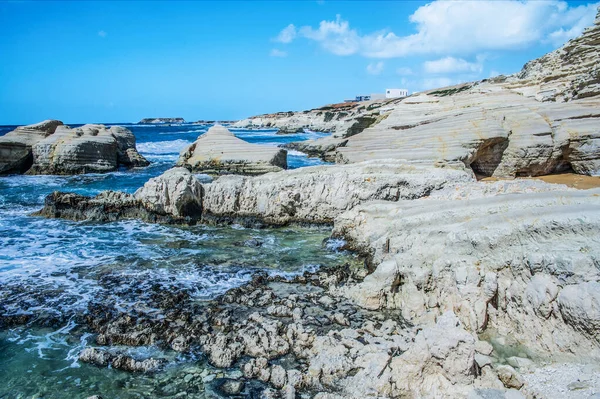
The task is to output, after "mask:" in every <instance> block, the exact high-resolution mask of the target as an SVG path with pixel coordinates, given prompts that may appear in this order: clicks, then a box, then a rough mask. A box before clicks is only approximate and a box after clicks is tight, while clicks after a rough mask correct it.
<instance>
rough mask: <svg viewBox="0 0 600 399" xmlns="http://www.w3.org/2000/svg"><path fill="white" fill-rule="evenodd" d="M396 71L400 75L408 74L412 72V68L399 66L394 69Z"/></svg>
mask: <svg viewBox="0 0 600 399" xmlns="http://www.w3.org/2000/svg"><path fill="white" fill-rule="evenodd" d="M396 73H397V74H398V75H400V76H410V75H412V74H413V70H412V69H410V68H408V67H401V68H398V69H396Z"/></svg>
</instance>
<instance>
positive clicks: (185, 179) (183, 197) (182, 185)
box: [134, 168, 202, 218]
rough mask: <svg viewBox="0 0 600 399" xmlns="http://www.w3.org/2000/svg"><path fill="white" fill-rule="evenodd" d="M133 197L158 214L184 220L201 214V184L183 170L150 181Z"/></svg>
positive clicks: (170, 171)
mask: <svg viewBox="0 0 600 399" xmlns="http://www.w3.org/2000/svg"><path fill="white" fill-rule="evenodd" d="M134 197H135V198H136V199H137V200H139V201H140V202H141V203H142V205H143V206H144V207H145V208H146V209H148V210H151V211H153V212H156V213H159V214H168V215H173V216H175V217H176V218H185V217H187V216H191V215H198V216H199V215H200V214H201V213H202V184H200V181H199V180H198V179H197V178H196V177H195V176H194V175H193V174H191V173H190V172H189V171H188V170H187V169H185V168H173V169H169V170H167V171H166V172H165V173H163V174H162V175H160V176H158V177H155V178H153V179H150V180H149V181H148V182H147V183H146V184H144V186H143V187H142V188H140V189H139V190H137V191H136V192H135V194H134Z"/></svg>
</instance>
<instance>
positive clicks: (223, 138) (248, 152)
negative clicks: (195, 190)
mask: <svg viewBox="0 0 600 399" xmlns="http://www.w3.org/2000/svg"><path fill="white" fill-rule="evenodd" d="M177 165H178V166H185V167H187V168H189V169H190V170H192V171H194V172H202V173H207V174H215V175H218V174H230V173H231V174H241V175H260V174H263V173H268V172H278V171H281V170H284V169H287V151H285V150H282V149H280V148H274V147H267V146H261V145H256V144H250V143H248V142H246V141H244V140H242V139H239V138H237V137H235V135H234V134H233V133H231V132H230V131H229V130H228V129H227V128H225V127H223V126H221V125H215V126H213V127H211V128H210V129H208V131H207V132H206V133H204V134H202V135H201V136H200V137H198V140H196V141H195V142H194V143H193V144H192V145H190V146H189V147H188V148H186V149H184V150H183V151H182V152H181V154H180V156H179V159H178V160H177Z"/></svg>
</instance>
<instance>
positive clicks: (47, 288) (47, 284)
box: [0, 125, 354, 398]
mask: <svg viewBox="0 0 600 399" xmlns="http://www.w3.org/2000/svg"><path fill="white" fill-rule="evenodd" d="M127 127H128V128H130V129H131V130H132V131H134V133H135V134H136V137H137V142H138V149H139V150H140V152H141V153H142V154H143V155H144V156H146V157H147V158H148V159H149V160H150V161H151V162H152V165H151V166H150V167H148V168H143V169H136V170H122V171H118V172H114V173H108V174H89V175H81V176H6V177H0V248H1V251H0V377H2V378H1V379H0V398H17V397H23V398H25V397H28V398H29V397H37V398H67V397H68V398H71V397H73V398H77V397H82V398H85V397H87V396H89V395H94V394H102V395H103V396H104V397H105V398H139V397H172V396H174V395H175V394H176V393H178V392H182V391H186V392H188V393H189V394H190V396H189V397H202V396H203V392H204V387H203V384H202V382H201V378H200V377H199V373H201V372H204V373H206V372H205V371H204V370H205V369H206V365H205V364H204V362H203V360H202V356H201V353H192V354H188V355H185V356H184V355H181V354H176V353H173V352H164V351H162V350H160V349H159V348H153V347H143V348H129V349H128V350H130V351H132V355H133V356H134V357H136V358H145V357H149V356H155V355H156V356H159V357H162V358H165V359H169V360H171V362H170V363H169V366H167V367H166V368H165V369H164V370H163V371H161V372H159V373H158V374H156V375H153V376H150V375H141V374H130V373H126V372H122V371H117V370H113V369H109V368H98V367H95V366H91V365H87V364H81V363H80V362H78V361H77V356H78V353H79V351H80V350H81V349H82V348H83V347H84V346H85V345H86V344H89V345H94V336H93V335H92V334H90V333H89V332H88V331H87V330H86V327H85V325H84V323H83V322H82V320H83V318H84V317H85V315H86V314H87V313H88V312H89V307H90V305H91V304H93V303H95V302H99V301H101V302H103V303H110V304H111V305H112V306H114V308H115V309H117V310H118V311H120V312H126V313H127V312H136V313H138V314H139V313H148V314H152V315H155V314H156V315H158V313H160V311H159V310H158V309H154V308H153V307H152V306H151V303H152V301H151V300H150V297H149V296H150V295H151V294H150V293H151V292H153V290H154V292H155V291H156V290H157V289H158V290H166V291H169V292H175V291H179V290H181V291H185V292H186V294H188V295H189V296H190V298H192V300H193V301H198V302H202V301H206V300H208V299H211V298H214V297H215V296H216V295H219V294H221V293H223V292H225V291H226V290H228V289H230V288H232V287H236V286H239V285H241V284H243V283H245V282H248V281H249V280H250V279H251V276H252V275H253V274H254V273H255V272H257V271H264V272H266V273H269V274H278V275H283V276H293V275H296V274H298V273H302V272H304V271H307V270H315V269H317V268H319V267H322V266H331V265H335V264H339V263H341V262H347V261H353V260H354V258H353V256H352V255H350V254H346V253H340V252H337V251H336V250H335V243H333V242H332V243H329V245H325V244H324V240H325V239H326V238H327V237H328V235H329V230H328V229H322V228H278V229H263V230H254V229H245V228H242V227H240V226H229V227H208V226H192V227H182V226H165V225H152V224H147V223H142V222H139V221H122V222H115V223H104V224H102V223H92V222H83V223H77V222H71V221H65V220H51V219H44V218H37V217H31V216H29V214H30V213H31V212H33V211H35V210H38V209H39V208H41V206H42V204H43V200H44V198H45V196H46V195H48V194H49V193H51V192H52V191H54V190H61V191H73V192H78V193H81V194H86V195H94V194H96V193H98V192H100V191H102V190H105V189H113V190H121V191H126V192H134V191H135V190H136V189H137V188H139V187H141V186H142V185H143V184H144V183H145V182H146V181H147V180H148V179H149V178H151V177H154V176H157V175H159V174H161V173H162V172H164V171H165V170H166V169H168V168H170V167H171V166H172V165H173V164H174V163H175V161H176V159H177V156H178V154H179V151H181V149H183V148H184V147H185V146H186V145H188V144H189V143H191V142H192V141H193V140H194V139H195V138H196V137H197V136H198V135H199V134H201V133H202V132H204V131H206V129H207V126H201V125H181V126H148V125H129V126H127ZM5 131H6V129H5ZM1 133H2V132H0V134H1ZM235 133H236V135H238V136H239V137H241V138H243V139H245V140H247V141H250V142H255V143H261V144H264V145H276V144H281V143H284V142H290V141H296V140H299V139H306V138H314V137H315V136H318V135H320V134H307V135H304V136H303V135H276V134H275V133H276V132H275V131H274V130H271V131H246V130H237V131H236V132H235ZM315 163H321V162H320V161H318V160H314V159H307V158H306V157H305V156H303V155H300V154H290V155H289V164H290V167H292V168H293V167H302V166H306V165H311V164H315ZM151 288H152V289H151ZM158 316H159V315H158ZM17 319H18V320H21V322H19V323H14V320H17ZM11 320H12V321H13V322H11ZM15 325H16V326H15ZM187 375H191V376H192V377H187ZM184 377H185V379H184Z"/></svg>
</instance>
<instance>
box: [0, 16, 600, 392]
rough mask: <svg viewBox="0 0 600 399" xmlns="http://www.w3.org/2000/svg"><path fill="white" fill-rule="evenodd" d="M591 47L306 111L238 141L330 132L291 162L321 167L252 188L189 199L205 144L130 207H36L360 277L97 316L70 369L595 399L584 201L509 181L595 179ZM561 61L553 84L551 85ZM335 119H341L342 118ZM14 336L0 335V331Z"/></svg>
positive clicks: (259, 277) (204, 191) (597, 286)
mask: <svg viewBox="0 0 600 399" xmlns="http://www.w3.org/2000/svg"><path fill="white" fill-rule="evenodd" d="M599 35H600V12H599V15H598V17H597V19H596V23H595V26H594V27H592V28H590V29H588V30H586V31H585V32H584V34H583V35H582V37H581V38H578V39H575V40H574V41H571V42H569V43H568V44H567V45H566V46H565V47H564V48H562V49H559V50H557V51H556V52H554V53H551V54H550V55H548V56H545V57H542V58H541V59H540V60H538V61H535V62H532V63H529V64H528V65H527V66H526V67H525V72H522V73H521V74H519V75H516V76H512V77H500V78H496V79H493V80H490V81H482V82H476V83H473V84H466V85H461V86H457V87H453V88H444V89H439V90H434V91H431V92H428V93H422V94H420V95H417V96H412V97H409V98H407V99H404V100H401V101H397V103H396V102H395V103H391V102H390V103H385V105H386V106H389V109H378V110H377V112H375V109H374V108H371V109H360V105H357V104H354V105H347V107H349V108H347V109H346V108H344V107H341V106H340V107H337V108H335V109H336V112H339V113H338V114H337V115H338V116H337V117H336V116H335V115H333V116H331V115H329V116H326V115H325V112H332V111H330V109H324V108H321V109H317V110H311V111H309V112H303V113H302V117H301V118H300V117H299V116H298V114H294V113H280V114H274V115H267V116H262V117H261V118H253V119H252V120H250V121H241V122H239V126H249V125H251V126H261V127H277V128H284V129H283V130H290V131H293V130H294V129H298V128H302V129H304V128H306V127H307V126H308V128H316V129H321V128H323V129H330V130H331V129H333V128H334V127H335V130H336V133H335V134H334V135H333V136H331V137H327V138H325V139H322V140H321V141H319V140H317V141H315V142H313V143H305V144H304V145H305V147H302V148H305V149H307V150H309V149H311V148H312V150H310V151H313V154H315V155H319V156H322V157H324V158H326V159H335V160H336V162H337V163H338V164H337V165H328V166H316V167H307V168H303V169H301V170H300V169H297V170H285V171H284V170H279V169H283V168H279V169H278V171H268V170H263V171H262V172H261V173H260V174H259V173H247V171H244V170H242V168H240V167H239V165H237V162H235V161H232V162H229V163H228V162H225V165H217V166H218V167H215V169H214V170H215V172H218V171H219V170H221V169H222V171H223V173H238V174H239V175H224V176H219V177H218V178H217V179H215V180H214V181H212V182H210V183H201V182H200V181H199V180H198V179H197V178H196V177H195V175H194V174H193V173H192V172H191V171H190V170H189V169H191V170H192V171H206V170H207V168H206V165H204V164H203V163H202V162H208V163H210V164H211V165H213V166H214V164H215V162H214V153H215V151H216V153H222V154H224V153H225V150H226V149H224V148H223V147H222V146H221V147H220V146H219V143H218V142H217V143H210V145H206V147H203V146H202V145H201V144H202V140H203V138H202V137H201V138H200V139H199V140H198V141H197V142H196V143H195V144H193V145H192V146H191V147H190V148H188V149H187V150H185V151H184V152H183V153H182V156H181V158H180V162H179V165H181V166H184V167H175V168H173V169H170V170H168V171H167V172H165V173H164V174H163V175H161V176H158V177H156V178H153V179H151V180H150V181H148V182H147V183H146V184H145V185H144V186H143V187H142V188H140V189H139V190H138V191H136V192H135V193H134V194H126V193H119V192H114V191H107V192H103V193H101V194H99V195H97V196H96V197H92V198H90V197H85V196H80V195H76V194H70V193H59V192H55V193H53V194H52V195H50V196H48V198H47V199H46V202H45V204H44V208H43V209H42V210H40V211H39V212H37V213H36V214H35V215H36V216H43V217H49V218H65V219H70V220H75V221H100V222H108V221H117V220H121V219H132V218H133V219H141V220H144V221H147V222H152V223H169V224H181V225H185V224H195V223H207V224H234V223H239V224H242V225H246V226H250V227H270V226H286V225H290V224H325V225H328V226H331V228H332V230H331V237H332V239H342V240H344V243H345V244H344V247H343V249H346V250H352V251H354V252H355V253H356V254H358V255H359V256H360V257H361V259H363V260H364V262H362V263H360V262H357V263H356V264H341V265H337V267H331V268H323V269H321V270H318V271H316V272H307V273H304V274H303V275H301V276H297V277H295V278H292V279H286V278H284V277H281V276H269V275H266V274H261V273H257V274H256V275H255V276H254V277H253V280H252V281H251V282H250V283H248V284H245V285H242V286H241V287H239V288H235V289H232V290H229V291H228V292H226V293H225V294H223V295H221V296H220V297H218V298H217V299H214V300H211V301H206V302H202V301H193V300H192V298H191V295H190V293H189V291H188V289H184V288H178V287H175V286H167V287H165V286H160V285H158V284H157V285H156V286H153V287H152V288H151V289H150V290H149V292H144V293H143V294H144V298H145V299H144V303H143V304H138V306H137V307H135V308H134V310H133V311H127V312H125V311H123V310H122V309H118V308H117V307H115V306H114V305H113V304H112V302H111V301H110V298H109V297H106V298H102V297H98V298H96V301H94V303H93V304H91V305H90V306H89V307H88V309H87V312H86V313H85V314H82V315H79V317H82V318H83V319H84V320H85V326H86V327H85V328H86V331H91V332H93V334H94V339H95V345H93V346H90V347H88V348H85V349H83V350H82V351H81V353H80V354H79V359H80V360H81V361H83V362H89V363H92V364H96V365H98V366H99V367H113V368H117V369H121V370H126V371H130V372H145V373H153V372H156V370H160V369H161V368H164V367H168V364H169V361H168V359H165V358H159V357H146V358H136V357H135V356H130V355H128V354H127V353H124V352H123V351H122V346H147V345H156V346H159V347H161V348H163V349H168V350H172V351H175V352H178V353H184V354H188V355H189V354H193V355H199V356H203V357H204V359H205V360H206V362H207V363H208V365H209V367H211V368H212V369H222V370H221V371H218V372H215V373H213V374H210V372H206V373H204V374H201V373H189V374H187V375H186V376H185V377H184V379H188V382H189V381H196V382H197V386H199V387H202V388H203V389H204V390H205V392H209V391H210V392H213V393H214V396H216V397H219V396H221V397H240V396H241V397H256V396H259V395H261V397H271V398H276V397H285V398H296V397H312V398H318V399H337V398H357V399H358V398H366V397H374V398H376V397H390V398H401V397H432V398H433V397H453V398H454V397H456V398H472V399H476V398H507V399H508V398H513V399H514V398H523V397H527V398H541V397H551V396H552V395H554V394H556V392H560V393H561V395H562V396H569V395H570V396H576V395H577V394H578V393H582V394H583V392H585V394H586V395H588V394H589V395H588V396H592V395H597V394H598V392H597V389H600V378H598V375H599V374H598V372H597V371H598V367H597V363H598V360H599V359H600V341H599V336H598V331H599V330H600V266H599V263H598V260H599V259H600V234H598V233H599V232H600V188H590V189H587V190H578V189H574V188H572V187H567V186H565V185H562V184H552V183H546V182H543V181H538V180H526V179H520V178H519V177H523V176H527V177H531V176H538V175H550V174H552V173H556V172H564V171H572V172H575V173H578V174H581V175H593V174H596V173H597V171H598V170H599V162H600V130H598V126H599V125H598V121H599V120H600V114H598V112H597V109H598V104H599V101H600V99H599V97H598V95H597V92H596V84H597V82H596V80H595V79H596V78H597V75H596V70H595V69H594V70H593V71H591V72H590V73H588V70H587V69H581V68H580V66H581V65H580V64H581V63H584V64H586V65H589V63H590V58H593V59H598V55H599V54H598V51H597V46H596V50H595V52H594V51H593V49H592V50H590V48H589V47H590V46H593V44H594V43H597V39H598V37H599ZM569 55H571V56H572V57H573V58H572V59H570V60H569V61H572V62H571V63H570V66H567V67H565V68H567V70H565V69H557V62H558V61H557V59H560V60H565V57H568V56H569ZM594 57H596V58H594ZM567 64H568V63H567ZM548 84H551V85H552V90H554V91H552V95H549V94H548V93H549V90H550V87H549V86H548ZM573 90H575V91H576V93H574V92H573ZM382 105H383V104H382ZM382 105H380V106H379V107H376V108H382ZM367 108H368V107H367ZM347 111H348V112H354V114H352V115H344V116H341V117H340V116H339V115H342V112H347ZM319 112H321V114H320V115H317V114H318V113H319ZM366 112H368V113H369V114H368V115H366V114H365V113H366ZM347 116H348V118H346V117H347ZM317 117H318V118H320V119H316V118H317ZM326 118H327V119H328V120H327V121H325V119H326ZM359 118H371V119H369V120H368V121H366V119H361V120H358V119H359ZM361 121H362V122H361ZM317 122H318V123H317ZM357 123H358V124H359V125H360V123H362V125H360V126H358V127H356V129H355V130H352V126H355V124H357ZM366 125H368V126H366ZM361 127H362V128H361ZM212 129H214V130H212V133H211V134H208V133H207V135H206V136H203V137H204V138H206V137H208V138H211V137H213V138H214V136H212V135H213V134H216V135H217V136H218V137H217V138H218V139H219V140H221V139H223V140H225V141H227V142H231V140H232V139H231V136H232V135H231V133H229V132H228V131H227V130H226V129H224V128H222V127H217V128H212ZM359 130H360V131H359ZM336 135H338V136H337V137H336ZM215 140H216V139H215ZM236 140H237V139H236ZM336 140H337V142H338V144H339V145H337V144H336ZM216 141H218V140H216ZM341 143H343V144H341ZM238 144H239V145H240V146H241V144H240V143H238ZM321 144H326V145H323V146H321ZM319 146H321V148H322V149H321V150H319V149H318V147H319ZM244 148H246V147H245V146H244ZM296 148H300V147H296ZM325 149H326V150H325ZM234 150H235V148H234ZM249 151H250V150H249ZM271 151H278V150H276V149H275V150H271ZM234 152H235V151H234ZM238 152H239V151H238ZM206 154H209V155H206ZM270 155H272V154H270ZM194 159H195V160H194ZM224 159H238V158H236V157H235V156H230V155H228V157H225V158H224ZM258 163H260V164H261V165H263V166H264V162H262V161H259V162H258ZM230 164H234V167H233V170H232V169H231V168H230V167H231V165H230ZM244 166H246V165H244ZM253 166H256V165H253ZM221 167H222V168H221ZM263 172H270V173H263ZM216 174H218V173H216ZM245 175H253V176H245ZM482 176H487V177H491V178H492V180H494V181H481V180H480V179H478V177H479V178H481V177H482ZM502 179H509V180H502ZM244 245H254V244H253V243H251V242H249V243H245V244H244ZM256 245H260V243H256ZM120 278H134V277H131V276H129V277H127V276H124V277H122V276H115V275H111V274H110V273H108V274H106V275H104V276H102V284H104V285H105V286H106V287H109V288H110V287H113V286H117V284H116V280H117V279H120ZM129 287H130V288H129V289H130V290H131V292H130V294H131V295H133V296H135V295H141V294H142V292H141V289H139V288H137V287H135V284H130V285H129ZM28 321H30V319H29V318H19V317H16V318H12V319H4V318H1V319H0V323H1V324H2V325H3V326H12V325H15V324H19V323H23V322H28ZM212 369H211V370H212ZM574 370H580V373H581V374H580V376H579V377H578V375H577V372H575V371H574ZM217 373H218V374H217ZM549 373H550V374H553V375H555V377H554V378H552V377H548V376H549V375H550V374H549ZM188 375H189V377H188ZM209 375H212V377H210V376H209ZM217 375H219V376H218V377H217ZM583 378H585V379H584V380H583V381H582V380H581V379H583ZM551 380H553V381H551ZM213 381H214V382H213ZM544 381H545V382H544ZM211 382H212V384H211ZM547 384H551V386H552V388H553V389H555V391H553V392H549V391H548V388H547V387H548V385H547ZM167 386H168V385H167ZM160 389H166V387H162V388H160ZM169 389H170V390H172V391H173V392H172V393H173V394H176V393H177V392H176V390H177V388H176V387H171V388H169ZM211 390H212V391H211ZM169 392H170V391H169ZM98 393H99V394H102V393H101V392H98ZM211 394H212V393H211ZM571 394H572V395H571Z"/></svg>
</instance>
